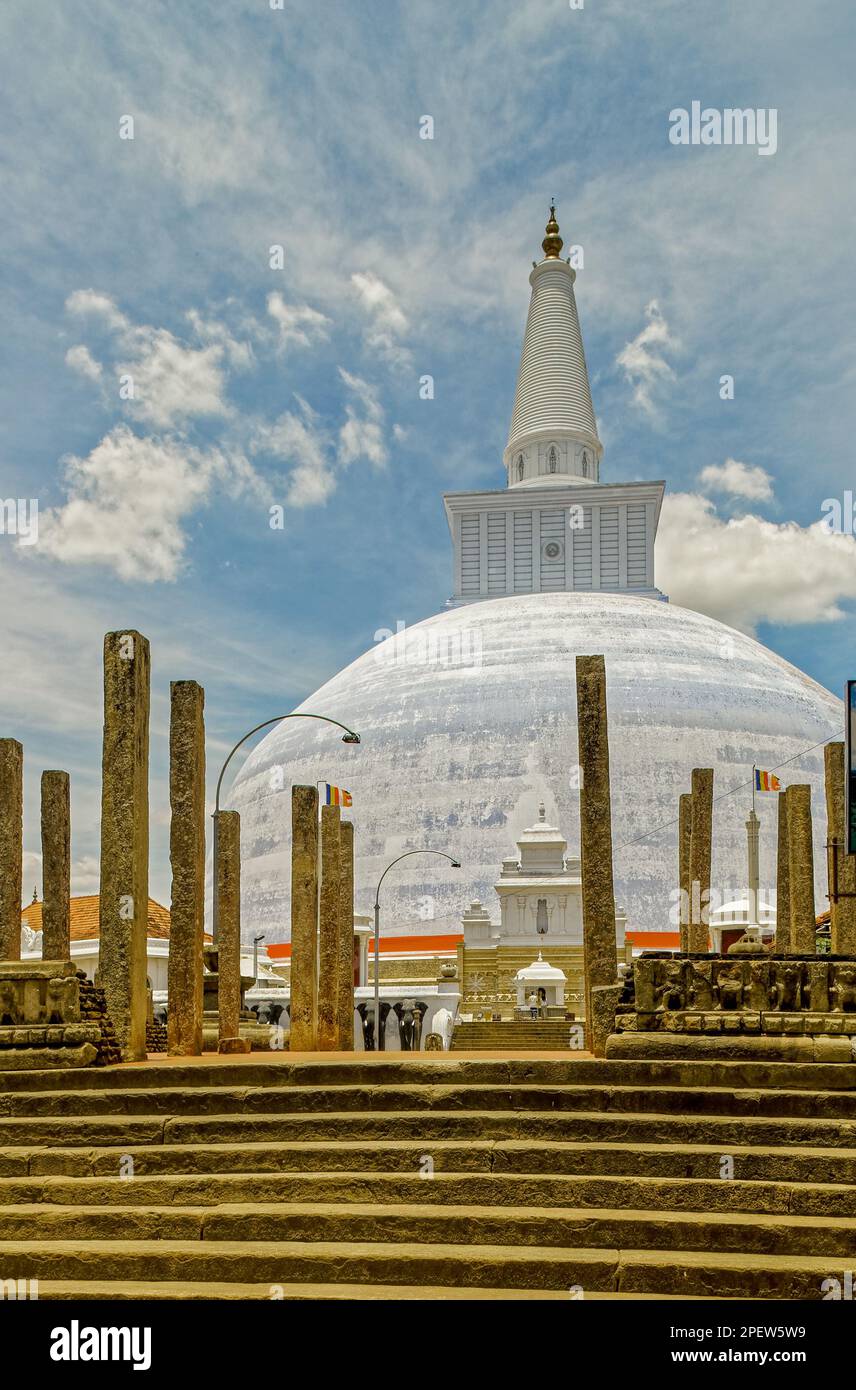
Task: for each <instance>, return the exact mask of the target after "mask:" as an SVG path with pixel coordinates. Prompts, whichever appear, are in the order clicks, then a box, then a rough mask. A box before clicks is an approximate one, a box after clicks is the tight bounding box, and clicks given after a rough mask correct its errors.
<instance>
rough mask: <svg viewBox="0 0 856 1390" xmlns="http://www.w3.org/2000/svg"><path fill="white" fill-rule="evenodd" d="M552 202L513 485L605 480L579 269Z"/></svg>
mask: <svg viewBox="0 0 856 1390" xmlns="http://www.w3.org/2000/svg"><path fill="white" fill-rule="evenodd" d="M563 244H564V243H563V241H562V237H561V236H560V234H559V223H558V221H557V219H556V204H555V202H553V203H551V205H550V217H549V220H548V222H547V227H546V235H545V236H544V240H543V241H542V243H541V245H542V247H543V250H544V259H543V260H542V261H539V262H538V263H537V264H536V265H535V266H533V269H532V273H531V274H530V276H529V283H530V285H531V286H532V298H531V300H530V303H529V314H528V316H527V319H526V331H525V334H524V337H523V353H522V355H521V358H520V370H519V372H518V374H517V391H516V394H515V398H514V412H513V414H512V417H511V429H510V430H509V434H508V444H507V445H506V449H505V455H504V463H505V468H506V475H507V478H508V485H509V487H520V486H524V487H525V486H530V485H538V486H541V485H543V484H545V483H547V484H549V483H562V484H564V485H565V486H567V484H568V483H569V482H581V483H582V482H586V483H592V482H597V481H599V475H600V458H601V454H602V453H603V446H602V445H601V442H600V439H599V438H598V433H597V422H596V420H595V415H594V408H593V406H592V401H591V390H590V388H589V379H588V369H587V367H586V358H585V352H584V350H583V339H582V334H581V332H580V323H579V318H578V317H577V305H576V299H575V297H574V281H575V280H576V271H575V270H573V269H572V267H571V265H570V264H569V263H568V261H563V260H562V259H561V257H560V254H559V253H560V252H561V250H562V246H563Z"/></svg>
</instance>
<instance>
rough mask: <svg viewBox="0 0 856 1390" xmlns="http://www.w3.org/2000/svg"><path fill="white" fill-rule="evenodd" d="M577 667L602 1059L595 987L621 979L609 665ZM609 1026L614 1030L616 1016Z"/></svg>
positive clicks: (590, 969) (592, 978)
mask: <svg viewBox="0 0 856 1390" xmlns="http://www.w3.org/2000/svg"><path fill="white" fill-rule="evenodd" d="M576 669H577V739H578V748H579V763H580V855H581V860H582V895H583V966H584V971H585V978H584V990H585V1009H586V1045H587V1047H588V1049H589V1051H590V1052H593V1053H594V1054H595V1056H598V1057H600V1056H603V1053H604V1050H605V1045H606V1036H605V1034H604V1026H605V1025H604V1024H603V1020H602V1016H601V1017H600V1025H601V1026H599V1027H598V1028H595V1017H594V1006H593V1001H592V990H593V989H595V988H596V987H597V986H599V985H614V984H615V983H616V981H617V978H618V968H617V959H616V945H615V890H614V887H613V880H612V810H611V803H610V795H609V737H608V727H607V713H606V668H605V665H604V659H603V657H602V656H578V657H577V664H576ZM609 1027H610V1030H611V1029H612V1028H614V1019H613V1020H612V1021H611V1024H610V1025H609Z"/></svg>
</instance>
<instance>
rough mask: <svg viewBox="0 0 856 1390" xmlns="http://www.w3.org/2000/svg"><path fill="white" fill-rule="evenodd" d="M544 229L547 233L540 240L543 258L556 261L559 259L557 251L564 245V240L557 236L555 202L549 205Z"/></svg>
mask: <svg viewBox="0 0 856 1390" xmlns="http://www.w3.org/2000/svg"><path fill="white" fill-rule="evenodd" d="M544 230H545V231H546V233H547V235H546V236H545V238H544V240H543V241H542V242H541V246H542V248H543V250H544V256H545V259H546V260H548V261H557V260H558V259H559V253H560V251H561V249H562V247H563V246H564V242H563V241H562V238H561V237H560V236H559V224H558V222H557V221H556V204H555V203H552V204H551V205H550V220H549V222H548V223H547V226H546V227H545V229H544Z"/></svg>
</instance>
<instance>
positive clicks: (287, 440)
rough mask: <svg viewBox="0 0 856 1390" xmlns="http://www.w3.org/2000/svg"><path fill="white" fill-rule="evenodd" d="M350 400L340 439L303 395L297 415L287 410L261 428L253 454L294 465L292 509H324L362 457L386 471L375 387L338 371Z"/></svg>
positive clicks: (256, 433)
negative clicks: (347, 471)
mask: <svg viewBox="0 0 856 1390" xmlns="http://www.w3.org/2000/svg"><path fill="white" fill-rule="evenodd" d="M339 376H340V377H341V379H342V381H343V382H344V384H345V386H346V387H347V390H348V392H349V394H350V396H351V397H352V399H350V400H347V401H346V402H345V421H344V424H342V425H341V426H340V428H339V431H338V435H337V436H335V438H334V436H333V435H332V433H331V431H330V430H329V429H328V428H327V427H326V426H325V425H324V424H323V423H322V421H321V420H320V419H319V417H318V415H317V413H316V412H315V411H314V410H313V409H312V407H311V406H310V405H309V403H308V402H307V401H305V400H303V398H302V397H301V396H297V397H296V400H297V404H298V410H297V411H286V412H285V413H284V414H283V415H280V416H279V418H278V419H277V420H276V421H275V422H274V423H273V424H272V425H267V424H259V425H257V426H256V428H255V431H254V433H253V438H252V442H251V445H250V450H251V452H252V453H253V454H259V453H261V454H267V455H269V456H270V457H272V458H277V459H281V460H282V461H283V462H284V463H287V464H289V465H291V469H290V472H289V473H288V476H287V479H286V502H287V504H288V505H289V506H292V507H318V506H322V505H323V504H324V503H325V502H326V501H327V500H328V498H329V497H331V496H332V494H333V493H334V492H335V490H336V487H337V484H338V477H339V474H340V473H341V471H342V470H343V469H345V468H347V467H349V465H350V464H352V463H355V462H357V460H359V459H367V460H368V462H369V463H372V464H374V466H375V467H376V468H382V467H383V466H384V465H385V464H386V462H387V459H388V451H387V447H386V442H385V439H384V410H383V406H382V405H381V404H380V401H379V400H378V398H377V392H376V391H375V388H374V387H373V386H371V385H370V384H369V383H368V382H367V381H364V380H363V379H362V377H358V376H354V375H352V373H350V372H347V371H345V369H344V368H343V367H340V368H339Z"/></svg>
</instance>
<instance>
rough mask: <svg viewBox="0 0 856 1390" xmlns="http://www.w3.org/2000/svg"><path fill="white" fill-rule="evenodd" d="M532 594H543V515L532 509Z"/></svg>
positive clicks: (536, 509) (534, 508) (535, 508)
mask: <svg viewBox="0 0 856 1390" xmlns="http://www.w3.org/2000/svg"><path fill="white" fill-rule="evenodd" d="M532 592H533V594H540V592H541V513H540V511H539V510H538V508H537V507H533V508H532Z"/></svg>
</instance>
